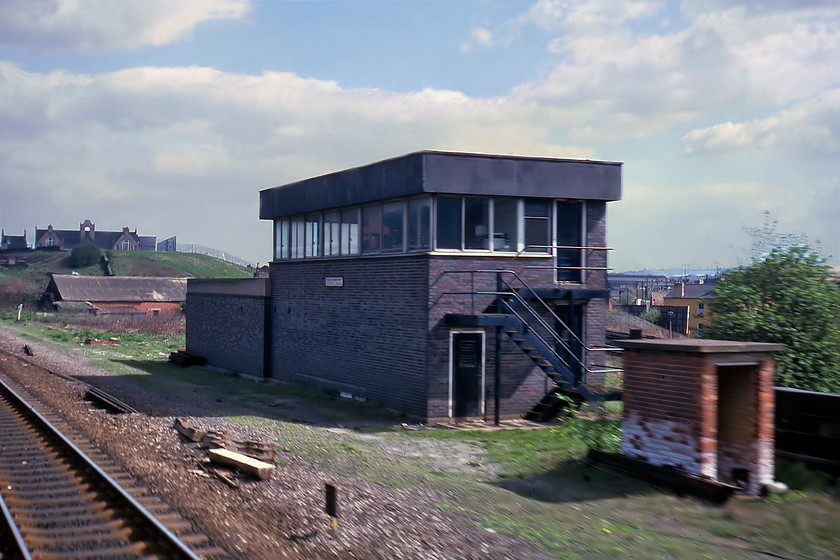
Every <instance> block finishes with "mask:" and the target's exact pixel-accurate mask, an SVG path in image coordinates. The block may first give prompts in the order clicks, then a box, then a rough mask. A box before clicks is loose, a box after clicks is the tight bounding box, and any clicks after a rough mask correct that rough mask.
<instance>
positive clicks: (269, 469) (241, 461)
mask: <svg viewBox="0 0 840 560" xmlns="http://www.w3.org/2000/svg"><path fill="white" fill-rule="evenodd" d="M207 453H208V454H209V456H210V460H211V461H213V462H214V463H217V464H219V465H226V466H229V467H233V468H235V469H238V470H240V471H242V472H244V473H247V474H249V475H251V476H253V477H255V478H258V479H260V480H268V479H269V478H271V475H272V474H274V465H272V464H270V463H266V462H264V461H260V460H258V459H254V458H252V457H248V456H247V455H243V454H242V453H237V452H236V451H230V450H228V449H208V450H207Z"/></svg>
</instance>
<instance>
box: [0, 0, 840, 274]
mask: <svg viewBox="0 0 840 560" xmlns="http://www.w3.org/2000/svg"><path fill="white" fill-rule="evenodd" d="M426 149H429V150H451V151H459V152H478V153H498V154H515V155H525V156H544V157H561V158H579V159H595V160H604V161H617V162H622V181H623V186H622V200H620V201H617V202H612V203H609V205H608V223H607V236H608V238H607V242H608V245H609V246H610V247H612V248H613V250H612V251H611V252H610V256H609V259H610V266H611V267H612V268H613V269H614V270H615V271H629V270H639V269H644V268H684V267H688V268H714V267H721V268H726V267H729V266H733V265H737V264H740V263H743V262H744V261H745V260H747V258H748V257H747V255H748V249H749V247H750V245H751V242H752V241H751V238H750V236H749V235H748V234H747V233H745V231H746V230H748V229H749V228H755V227H759V226H761V225H762V223H763V220H764V217H765V215H766V213H767V212H769V213H770V214H769V215H770V216H772V219H773V220H775V221H777V222H778V226H777V230H778V231H780V232H790V233H796V234H802V235H804V236H806V237H807V239H808V240H809V241H810V243H811V244H812V245H814V246H815V247H817V248H818V249H819V250H820V251H821V252H822V253H823V254H824V255H827V256H832V262H833V263H837V258H836V255H838V254H840V226H839V225H838V215H840V2H836V1H835V0H787V1H786V0H683V1H666V0H422V1H421V0H416V1H412V0H405V1H396V0H394V1H382V0H353V1H340V0H339V1H282V0H276V1H270V0H261V1H248V0H179V1H178V2H172V1H171V0H143V1H142V2H141V1H128V0H126V1H119V2H114V1H113V0H3V1H2V3H0V226H2V228H3V229H4V230H5V232H6V234H7V235H21V234H22V233H23V230H26V231H27V234H28V238H29V242H30V243H32V242H33V234H34V231H33V229H34V228H35V227H36V226H37V227H38V228H45V227H46V226H47V225H50V224H52V225H53V226H54V227H55V228H56V229H76V228H78V225H79V224H80V223H82V222H83V221H84V220H86V219H90V220H91V221H92V222H94V223H95V224H96V228H97V229H98V230H104V231H119V230H120V229H122V228H123V227H124V226H128V227H129V228H130V229H132V230H134V229H137V231H138V233H139V234H140V235H154V236H157V238H158V240H163V239H165V238H168V237H171V236H174V235H177V237H178V242H179V243H195V244H200V245H204V246H208V247H213V248H216V249H219V250H222V251H225V252H227V253H230V254H233V255H236V256H238V257H240V258H242V259H245V260H247V261H249V262H252V263H265V262H267V261H269V260H271V256H272V229H271V224H270V223H269V222H267V221H264V220H260V219H259V191H260V190H262V189H266V188H270V187H273V186H277V185H281V184H285V183H289V182H293V181H297V180H301V179H305V178H308V177H312V176H316V175H321V174H324V173H329V172H333V171H340V170H342V169H346V168H349V167H355V166H359V165H364V164H367V163H372V162H376V161H380V160H383V159H387V158H390V157H396V156H400V155H403V154H407V153H411V152H416V151H419V150H426Z"/></svg>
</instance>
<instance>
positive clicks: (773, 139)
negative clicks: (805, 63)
mask: <svg viewBox="0 0 840 560" xmlns="http://www.w3.org/2000/svg"><path fill="white" fill-rule="evenodd" d="M682 142H683V147H684V150H685V151H686V153H689V154H693V153H698V152H721V153H732V152H734V151H739V150H749V151H759V152H767V153H771V154H774V155H776V156H778V155H783V156H787V157H797V158H801V157H805V158H810V157H828V158H832V159H833V160H834V161H837V158H838V157H840V89H836V90H831V91H828V92H825V93H824V94H821V95H820V96H819V97H818V98H817V99H813V100H809V101H805V102H803V103H799V104H797V105H795V106H793V107H791V108H790V109H786V110H784V111H781V112H780V113H779V114H778V115H775V116H773V117H769V118H765V119H753V120H750V121H745V122H742V123H732V122H726V123H722V124H717V125H714V126H711V127H706V128H702V129H698V130H693V131H691V132H690V133H688V134H686V135H685V136H684V137H683V139H682Z"/></svg>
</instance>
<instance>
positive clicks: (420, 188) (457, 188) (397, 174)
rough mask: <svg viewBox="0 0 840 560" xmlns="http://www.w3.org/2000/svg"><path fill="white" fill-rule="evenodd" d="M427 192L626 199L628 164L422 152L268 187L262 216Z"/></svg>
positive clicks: (262, 194)
mask: <svg viewBox="0 0 840 560" xmlns="http://www.w3.org/2000/svg"><path fill="white" fill-rule="evenodd" d="M423 193H446V194H461V195H488V196H517V197H535V198H568V199H574V200H600V201H610V200H619V199H620V198H621V163H616V162H603V161H591V160H572V159H557V158H546V157H526V156H506V155H492V154H467V153H456V152H437V151H422V152H415V153H413V154H408V155H404V156H400V157H396V158H393V159H387V160H384V161H380V162H377V163H372V164H369V165H365V166H362V167H355V168H352V169H347V170H344V171H338V172H336V173H330V174H328V175H322V176H320V177H313V178H311V179H305V180H303V181H297V182H295V183H289V184H286V185H281V186H278V187H273V188H270V189H265V190H262V191H260V218H261V219H267V220H271V219H275V218H279V217H283V216H291V215H294V214H303V213H306V212H315V211H319V210H326V209H328V208H338V207H342V206H352V205H354V204H365V203H369V202H375V201H379V200H387V199H391V198H402V197H406V196H412V195H419V194H423Z"/></svg>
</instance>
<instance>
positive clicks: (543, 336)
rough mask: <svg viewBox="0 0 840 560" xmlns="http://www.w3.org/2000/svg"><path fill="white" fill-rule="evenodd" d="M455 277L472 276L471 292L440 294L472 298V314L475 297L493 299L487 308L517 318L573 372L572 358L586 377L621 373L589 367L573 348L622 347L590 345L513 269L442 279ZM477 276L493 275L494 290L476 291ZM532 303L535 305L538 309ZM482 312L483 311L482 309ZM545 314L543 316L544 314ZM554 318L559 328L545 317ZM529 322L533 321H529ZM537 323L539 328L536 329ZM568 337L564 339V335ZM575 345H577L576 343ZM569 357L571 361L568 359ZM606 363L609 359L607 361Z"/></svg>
mask: <svg viewBox="0 0 840 560" xmlns="http://www.w3.org/2000/svg"><path fill="white" fill-rule="evenodd" d="M454 274H469V275H470V290H469V291H466V292H464V291H444V292H442V293H441V295H442V296H445V295H470V296H471V305H470V307H471V314H472V315H475V314H476V308H475V305H476V303H475V297H476V296H493V298H494V299H493V301H492V302H488V306H489V305H492V304H495V308H496V311H497V312H498V313H503V314H507V315H511V316H513V317H516V318H517V319H518V320H519V321H521V322H522V323H523V324H524V325H526V326H528V327H529V328H531V329H532V330H531V332H532V333H533V335H534V336H536V337H538V339H539V340H540V342H542V344H543V345H544V346H545V347H546V348H547V349H548V351H550V352H551V353H552V354H553V356H554V357H555V358H556V359H557V360H559V361H560V362H561V363H563V364H564V365H565V366H566V367H567V368H569V369H570V370H571V369H573V365H572V364H570V363H569V359H571V360H572V361H573V362H574V363H575V364H577V367H580V369H581V371H583V372H585V374H606V373H620V372H621V371H622V370H621V369H620V368H613V367H609V366H606V365H587V364H586V361H585V360H584V359H583V358H582V356H580V355H578V352H576V351H575V349H574V348H573V346H577V347H578V348H580V349H582V350H585V351H586V352H587V353H588V354H589V353H600V352H604V353H606V352H620V351H621V348H618V347H615V346H603V347H599V346H589V345H587V344H586V343H585V342H584V340H583V339H582V338H581V337H580V336H579V335H578V334H577V333H576V332H575V331H574V329H572V328H570V327H569V326H568V325H567V324H566V322H565V321H563V320H562V319H561V318H560V317H559V316H558V314H557V313H556V311H555V310H554V308H553V306H552V305H549V304H548V303H547V302H546V301H545V300H544V299H543V298H542V297H540V295H539V294H537V292H536V291H535V290H534V289H533V288H532V287H531V286H530V285H529V284H528V283H527V282H526V281H525V280H524V279H523V278H522V277H521V276H520V275H519V274H518V273H517V272H516V271H513V270H449V271H444V272H442V273H441V277H443V276H446V275H454ZM478 275H494V276H495V289H493V290H486V289H477V288H476V276H478ZM485 284H486V282H485ZM485 301H487V300H486V299H485ZM531 302H535V303H536V304H537V307H535V306H534V305H533V304H532V303H531ZM482 312H483V310H482ZM541 312H542V313H541ZM544 315H545V316H547V317H550V318H551V319H554V321H555V325H557V327H558V328H559V329H561V331H562V333H561V332H558V328H555V327H553V326H552V325H550V323H549V320H547V319H546V318H545V316H544ZM529 319H530V320H529ZM534 324H536V325H537V327H538V328H533V325H534ZM564 334H565V336H564ZM575 343H576V344H575ZM567 357H568V359H567ZM605 361H606V360H605Z"/></svg>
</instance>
